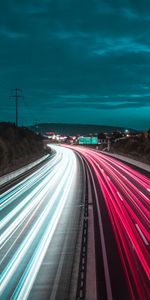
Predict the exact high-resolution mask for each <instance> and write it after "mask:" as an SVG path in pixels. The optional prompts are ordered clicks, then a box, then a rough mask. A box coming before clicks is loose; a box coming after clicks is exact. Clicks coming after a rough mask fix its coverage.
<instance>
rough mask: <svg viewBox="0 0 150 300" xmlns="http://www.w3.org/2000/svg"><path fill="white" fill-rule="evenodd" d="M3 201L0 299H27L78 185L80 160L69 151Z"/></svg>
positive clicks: (61, 152)
mask: <svg viewBox="0 0 150 300" xmlns="http://www.w3.org/2000/svg"><path fill="white" fill-rule="evenodd" d="M53 148H54V149H55V150H56V155H55V157H54V158H53V159H52V160H51V161H49V162H48V163H47V164H46V165H45V166H43V167H42V168H40V169H39V170H38V171H36V172H35V173H33V174H32V175H30V176H29V177H28V178H26V179H25V180H23V181H22V182H21V183H19V184H17V185H16V187H13V188H11V189H10V190H9V191H7V192H5V193H4V194H3V195H2V198H1V213H2V222H1V227H0V229H1V270H2V272H1V279H0V281H1V297H2V298H3V299H21V300H22V299H23V300H24V299H27V298H28V297H29V294H30V291H31V289H32V286H33V284H34V281H35V279H36V276H37V274H38V271H39V269H40V266H41V264H42V261H43V259H44V256H45V254H46V252H47V250H48V249H49V247H50V244H51V241H52V238H53V236H54V234H55V230H56V228H57V226H58V223H59V220H60V217H61V215H62V213H63V209H64V207H65V206H66V204H67V202H68V199H70V198H71V197H72V196H71V195H73V192H75V191H74V187H75V183H76V181H77V160H76V156H75V154H74V153H73V152H72V151H71V150H69V149H62V148H59V147H55V146H54V147H53Z"/></svg>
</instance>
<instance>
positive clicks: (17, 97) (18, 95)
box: [10, 88, 24, 126]
mask: <svg viewBox="0 0 150 300" xmlns="http://www.w3.org/2000/svg"><path fill="white" fill-rule="evenodd" d="M11 91H12V92H15V94H14V95H11V96H10V98H15V104H16V126H18V100H19V99H20V98H22V99H23V98H24V96H22V95H20V94H22V90H21V89H18V88H16V89H12V90H11Z"/></svg>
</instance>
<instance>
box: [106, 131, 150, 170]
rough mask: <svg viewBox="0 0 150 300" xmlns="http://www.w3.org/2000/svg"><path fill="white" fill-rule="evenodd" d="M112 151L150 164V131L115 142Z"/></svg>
mask: <svg viewBox="0 0 150 300" xmlns="http://www.w3.org/2000/svg"><path fill="white" fill-rule="evenodd" d="M111 152H113V153H117V154H122V155H125V156H128V157H131V158H133V159H136V160H139V161H141V162H144V163H147V164H150V132H149V133H148V134H147V136H145V135H144V134H141V135H140V136H137V137H132V138H128V139H125V140H120V141H118V142H116V143H113V144H112V145H111Z"/></svg>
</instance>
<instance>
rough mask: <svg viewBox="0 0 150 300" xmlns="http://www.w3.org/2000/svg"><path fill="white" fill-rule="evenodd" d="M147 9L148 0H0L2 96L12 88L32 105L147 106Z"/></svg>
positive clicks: (149, 28)
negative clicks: (18, 91)
mask: <svg viewBox="0 0 150 300" xmlns="http://www.w3.org/2000/svg"><path fill="white" fill-rule="evenodd" d="M149 11H150V2H149V1H148V0H147V1H146V0H143V1H135V0H132V1H127V0H122V1H117V0H113V1H112V0H105V1H99V0H95V1H93V0H88V1H86V0H84V1H81V0H64V1H62V0H36V1H35V0H30V1H29V0H22V1H19V0H12V1H10V3H9V5H8V3H7V1H4V0H3V1H1V2H0V20H1V24H0V44H1V45H0V65H1V69H0V78H1V87H0V89H1V95H2V96H1V97H2V99H4V101H5V103H7V97H8V94H9V92H8V91H9V89H11V88H13V87H16V86H18V87H22V89H23V91H24V93H26V95H27V98H28V99H30V101H29V105H31V108H33V107H35V109H36V105H35V104H38V106H39V107H41V106H42V107H44V105H45V106H46V105H47V106H48V107H51V108H55V107H56V108H62V107H63V108H68V107H79V108H81V107H82V108H83V107H90V108H91V107H92V106H94V107H95V108H96V109H98V110H99V109H106V110H107V109H108V110H111V109H112V111H113V114H114V111H115V110H116V109H121V108H122V110H124V109H126V108H127V107H128V108H133V109H134V108H135V107H145V109H147V107H149V101H150V100H149V99H150V95H149V87H150V74H149V68H150V63H149V57H150V38H149V37H150V18H149ZM133 95H135V96H133ZM41 101H42V104H41ZM0 105H2V104H1V103H0ZM3 106H5V104H4V103H3Z"/></svg>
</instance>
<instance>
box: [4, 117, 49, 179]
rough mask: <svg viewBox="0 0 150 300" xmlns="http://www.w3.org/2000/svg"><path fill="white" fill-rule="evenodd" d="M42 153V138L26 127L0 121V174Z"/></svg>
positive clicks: (14, 168) (32, 159)
mask: <svg viewBox="0 0 150 300" xmlns="http://www.w3.org/2000/svg"><path fill="white" fill-rule="evenodd" d="M42 155H44V146H43V141H42V138H41V137H40V136H38V135H36V134H35V133H33V132H32V131H30V130H28V129H27V128H20V127H16V126H15V125H13V124H11V123H0V176H2V175H4V174H6V173H9V172H11V171H13V170H16V169H18V168H20V167H22V166H24V165H26V164H28V163H30V162H32V161H34V160H36V159H38V158H40V157H41V156H42Z"/></svg>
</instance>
